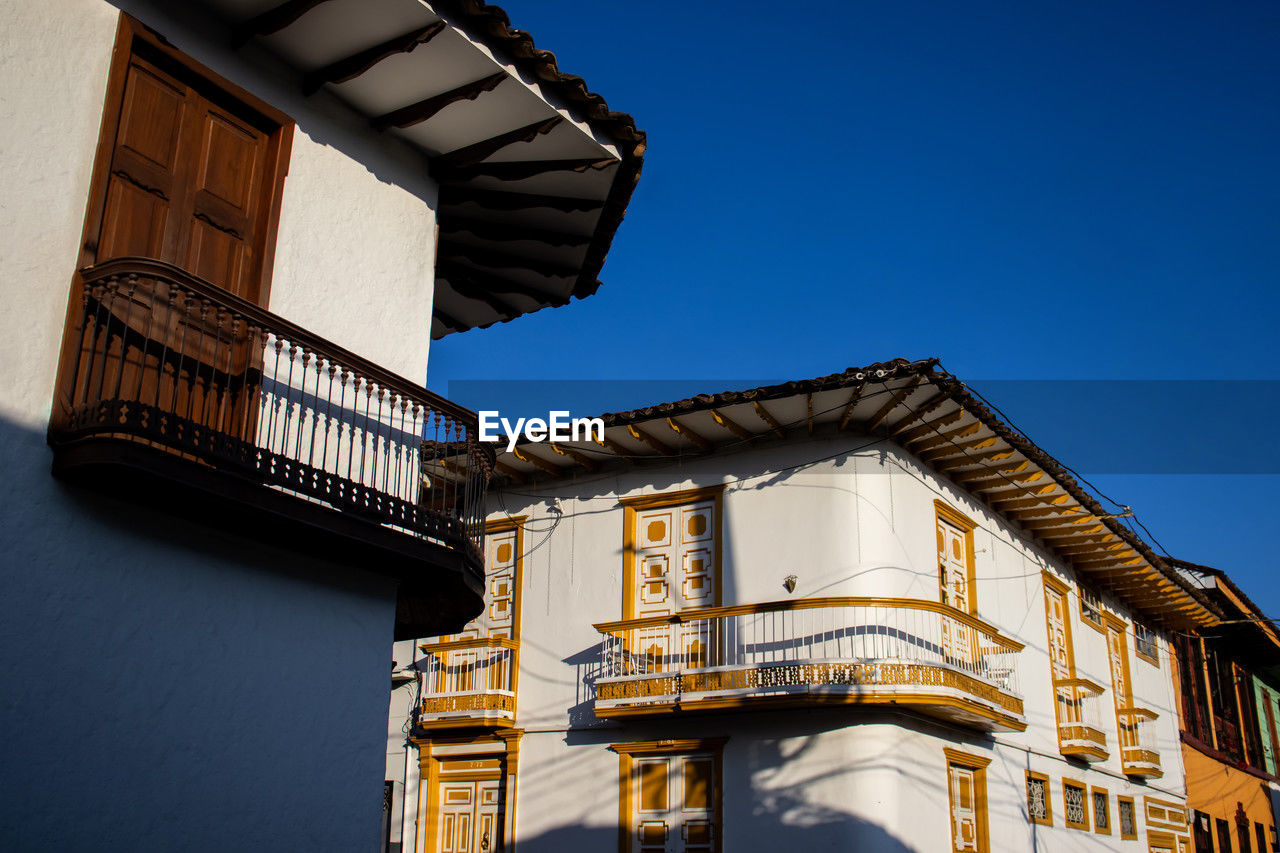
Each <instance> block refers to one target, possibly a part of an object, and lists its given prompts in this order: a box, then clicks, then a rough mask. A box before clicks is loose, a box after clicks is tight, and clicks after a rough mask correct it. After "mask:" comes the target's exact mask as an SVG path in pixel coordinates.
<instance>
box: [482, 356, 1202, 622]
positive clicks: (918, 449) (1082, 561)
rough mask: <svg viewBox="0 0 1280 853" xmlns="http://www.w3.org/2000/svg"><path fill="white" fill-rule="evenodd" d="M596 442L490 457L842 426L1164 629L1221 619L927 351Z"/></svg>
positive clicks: (623, 430)
mask: <svg viewBox="0 0 1280 853" xmlns="http://www.w3.org/2000/svg"><path fill="white" fill-rule="evenodd" d="M603 420H604V423H605V432H604V437H603V439H602V440H600V441H578V442H566V443H551V442H542V443H528V442H525V443H521V444H519V445H518V446H517V447H516V448H515V449H514V450H513V451H511V452H507V453H502V454H500V455H499V457H498V462H497V469H496V470H497V473H498V475H499V477H500V478H505V479H506V480H507V481H508V482H514V483H527V482H531V481H537V480H554V479H568V478H572V477H577V476H580V475H582V474H584V473H590V472H596V471H599V470H601V469H604V468H606V467H608V466H619V467H620V466H644V465H669V464H671V463H672V462H673V461H675V460H679V459H684V458H691V457H697V456H707V455H713V454H721V453H726V452H731V451H735V450H740V449H742V448H743V447H745V446H750V445H761V446H763V445H767V444H769V443H781V442H786V441H791V440H794V439H798V438H803V437H806V436H815V437H816V436H834V435H841V434H848V435H849V438H850V445H851V448H852V449H851V450H850V452H853V450H856V449H858V448H861V447H864V446H870V445H868V443H867V441H866V440H865V438H866V437H868V436H869V437H870V438H871V439H872V440H873V441H875V442H877V443H878V442H880V441H889V442H892V443H894V444H896V445H898V446H900V447H902V448H905V449H906V450H908V451H910V452H911V453H912V454H913V455H914V456H915V457H916V458H917V459H919V460H920V461H921V462H922V463H924V464H925V465H927V466H929V467H930V468H932V469H933V470H934V471H936V472H938V473H939V474H941V475H943V476H945V477H947V478H949V479H950V480H951V482H953V483H955V484H956V485H957V486H959V487H960V488H962V489H964V490H965V491H966V492H967V493H968V494H969V495H970V496H971V497H972V498H973V499H974V500H975V501H977V502H979V503H981V504H983V505H985V506H987V507H988V508H989V509H990V510H991V511H992V512H993V513H995V514H997V515H999V516H1001V517H1003V518H1005V519H1006V520H1007V521H1009V522H1010V523H1011V524H1012V525H1013V526H1014V527H1015V528H1017V529H1020V530H1022V531H1023V532H1024V533H1025V534H1026V535H1027V536H1028V537H1030V538H1032V539H1034V540H1035V541H1036V542H1037V543H1038V544H1039V545H1040V546H1042V547H1043V548H1044V549H1045V550H1046V551H1048V552H1050V553H1052V554H1054V555H1056V556H1057V557H1059V558H1061V559H1062V560H1063V561H1064V562H1066V563H1067V564H1069V565H1071V566H1072V567H1073V568H1074V569H1075V570H1076V572H1078V574H1079V576H1080V577H1081V578H1082V579H1083V580H1085V581H1086V582H1087V583H1090V584H1092V585H1094V586H1096V587H1098V588H1100V589H1102V590H1105V591H1108V592H1110V593H1112V594H1113V595H1115V596H1116V597H1117V598H1119V599H1121V600H1122V601H1124V602H1125V603H1126V604H1127V605H1128V606H1130V607H1132V608H1133V609H1134V610H1135V611H1137V612H1138V613H1140V614H1142V615H1143V616H1144V617H1145V618H1147V619H1149V620H1150V621H1151V622H1152V623H1153V624H1156V625H1159V626H1161V627H1165V628H1170V627H1179V628H1181V627H1192V626H1207V625H1215V624H1218V623H1219V621H1220V619H1221V615H1220V611H1219V609H1218V608H1217V607H1216V606H1215V605H1213V603H1212V602H1211V601H1210V599H1209V597H1208V596H1206V595H1205V593H1204V591H1203V590H1201V589H1198V588H1197V587H1196V586H1195V585H1194V584H1193V583H1190V582H1189V581H1188V580H1187V579H1186V578H1184V577H1182V576H1181V575H1180V574H1179V573H1178V572H1177V571H1176V570H1174V569H1173V567H1172V566H1171V565H1170V563H1169V560H1168V558H1165V557H1162V556H1160V555H1158V554H1156V553H1155V552H1154V551H1153V550H1152V549H1151V547H1150V546H1149V545H1148V544H1147V543H1146V542H1145V541H1143V539H1142V538H1141V537H1139V536H1138V535H1137V534H1135V533H1134V532H1133V531H1132V530H1130V529H1129V528H1128V527H1126V526H1125V525H1124V524H1123V523H1122V522H1121V520H1120V516H1119V515H1117V514H1115V513H1111V512H1108V511H1107V510H1106V509H1104V508H1103V506H1102V505H1101V504H1100V503H1099V501H1098V499H1097V498H1096V497H1094V496H1093V495H1092V494H1091V493H1090V492H1089V491H1088V490H1087V489H1086V488H1085V487H1083V486H1082V485H1081V484H1080V483H1079V482H1078V481H1077V480H1076V478H1075V477H1074V476H1072V474H1071V473H1070V472H1069V471H1068V469H1067V468H1066V467H1065V466H1063V465H1062V464H1061V463H1059V462H1058V461H1057V460H1055V459H1054V458H1053V457H1052V456H1050V455H1049V454H1048V453H1046V452H1045V451H1044V450H1042V449H1040V448H1039V447H1038V446H1036V445H1035V444H1034V443H1032V442H1031V440H1030V439H1028V438H1027V437H1026V436H1025V435H1023V434H1022V433H1020V432H1018V431H1017V430H1016V429H1014V428H1013V427H1012V426H1010V425H1009V424H1007V423H1005V422H1004V421H1002V420H1001V419H1000V418H999V417H997V416H996V414H995V413H994V412H992V410H991V409H990V408H989V407H988V406H987V405H986V404H985V403H983V402H982V401H981V400H980V399H979V398H978V397H977V396H976V395H975V394H974V393H973V392H972V391H970V390H969V389H968V388H967V387H966V386H965V385H964V383H962V382H960V381H959V380H958V379H956V378H955V377H954V376H952V375H951V374H949V373H947V372H946V371H944V370H942V369H940V368H939V367H938V362H937V360H936V359H930V360H926V361H916V362H908V361H906V360H903V359H898V360H896V361H892V362H884V363H880V364H873V365H871V366H869V367H863V368H850V369H849V370H846V371H845V372H843V373H837V374H833V375H831V376H825V377H821V378H818V379H810V380H803V381H796V382H787V383H784V384H781V385H771V386H766V387H761V388H753V389H750V390H746V391H729V392H724V393H719V394H704V395H699V396H697V397H691V398H688V399H685V400H679V401H675V402H671V403H663V404H660V405H656V406H649V407H646V408H642V409H635V410H632V411H628V412H615V413H612V414H607V415H604V416H603Z"/></svg>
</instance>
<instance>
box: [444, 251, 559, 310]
mask: <svg viewBox="0 0 1280 853" xmlns="http://www.w3.org/2000/svg"><path fill="white" fill-rule="evenodd" d="M436 274H437V275H438V276H440V277H441V278H443V279H445V280H446V281H448V282H449V283H450V284H456V283H457V282H459V281H463V282H467V283H468V284H469V285H471V289H472V290H487V291H489V292H490V293H505V294H509V295H512V296H527V297H529V298H530V299H536V300H538V301H539V302H546V303H548V304H550V305H557V306H559V305H568V304H569V297H567V296H558V295H556V294H554V293H548V292H546V291H545V290H540V289H539V288H536V287H530V286H529V285H527V284H524V283H523V282H519V281H513V280H512V279H509V278H504V277H502V276H498V275H494V274H493V273H490V272H485V271H484V270H478V269H473V268H472V267H464V266H462V265H461V264H458V263H457V262H455V261H450V260H447V259H444V260H441V261H440V263H438V264H437V265H436Z"/></svg>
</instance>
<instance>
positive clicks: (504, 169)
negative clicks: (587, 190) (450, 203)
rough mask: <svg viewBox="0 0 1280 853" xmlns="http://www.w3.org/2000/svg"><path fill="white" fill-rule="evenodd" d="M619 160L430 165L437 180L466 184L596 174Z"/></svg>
mask: <svg viewBox="0 0 1280 853" xmlns="http://www.w3.org/2000/svg"><path fill="white" fill-rule="evenodd" d="M619 162H621V161H619V160H614V159H613V158H607V159H604V160H518V161H514V162H511V163H476V164H475V165H473V166H465V167H462V168H449V167H447V166H439V165H434V166H433V167H432V169H431V172H432V175H433V176H434V177H435V178H436V179H437V180H441V181H469V180H471V179H473V178H494V179H496V180H499V181H522V180H525V179H526V178H532V177H536V176H538V175H545V174H547V173H548V172H577V173H578V174H582V173H584V172H587V171H600V170H602V169H607V168H609V167H610V166H616V165H617V164H618V163H619Z"/></svg>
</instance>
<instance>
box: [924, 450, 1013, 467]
mask: <svg viewBox="0 0 1280 853" xmlns="http://www.w3.org/2000/svg"><path fill="white" fill-rule="evenodd" d="M1015 452H1016V451H1015V450H1014V449H1013V448H1011V447H1002V448H998V449H996V450H987V451H984V452H982V453H970V454H967V455H965V456H951V457H947V458H946V459H944V460H942V461H941V462H935V463H933V467H935V468H937V469H938V470H939V471H945V472H948V473H950V472H951V471H959V470H960V469H962V468H969V467H972V466H974V465H986V464H987V463H988V462H1002V461H1004V460H1005V459H1008V458H1009V457H1011V456H1013V454H1014V453H1015Z"/></svg>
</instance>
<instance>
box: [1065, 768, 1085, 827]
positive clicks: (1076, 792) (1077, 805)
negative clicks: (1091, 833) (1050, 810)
mask: <svg viewBox="0 0 1280 853" xmlns="http://www.w3.org/2000/svg"><path fill="white" fill-rule="evenodd" d="M1085 799H1086V798H1085V791H1084V785H1081V784H1080V783H1078V782H1070V781H1068V780H1066V779H1063V780H1062V814H1063V817H1064V818H1065V819H1066V822H1067V826H1068V827H1069V828H1071V829H1084V830H1088V829H1089V812H1088V811H1087V808H1088V807H1087V806H1086V805H1085Z"/></svg>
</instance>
